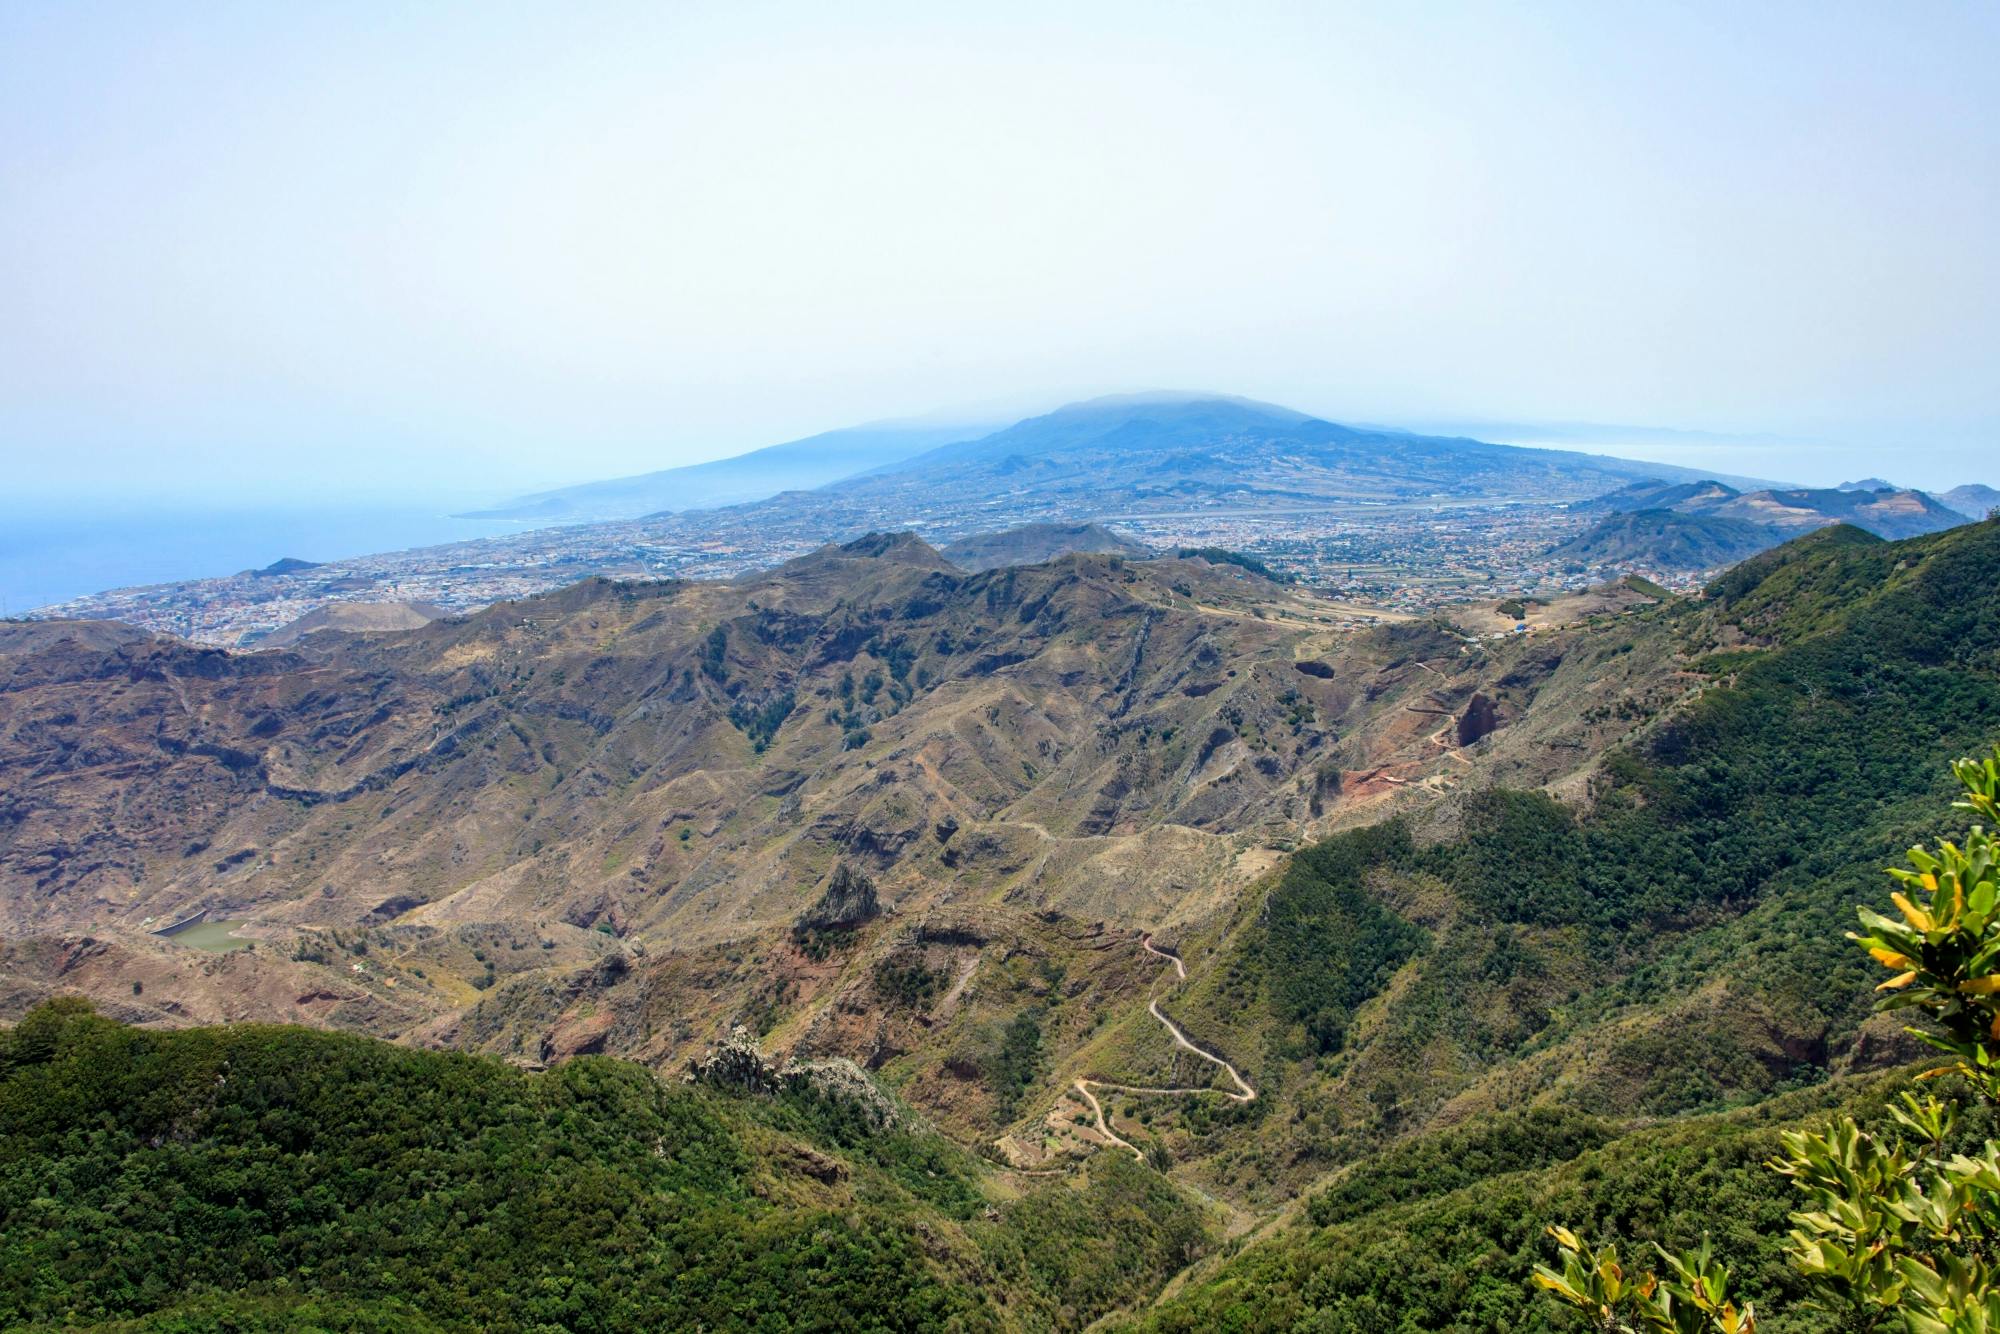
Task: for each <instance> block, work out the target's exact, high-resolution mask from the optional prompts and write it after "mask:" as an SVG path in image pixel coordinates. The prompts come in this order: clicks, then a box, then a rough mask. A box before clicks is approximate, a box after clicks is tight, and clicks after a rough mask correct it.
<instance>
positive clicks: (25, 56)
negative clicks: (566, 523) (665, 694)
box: [0, 0, 2000, 500]
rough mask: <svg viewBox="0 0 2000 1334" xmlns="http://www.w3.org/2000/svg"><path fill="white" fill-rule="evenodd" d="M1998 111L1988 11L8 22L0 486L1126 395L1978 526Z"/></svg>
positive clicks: (592, 455)
mask: <svg viewBox="0 0 2000 1334" xmlns="http://www.w3.org/2000/svg"><path fill="white" fill-rule="evenodd" d="M1996 68H2000V7H1996V6H1994V5H1992V4H1987V3H1967V4H1959V5H1952V4H1925V3H1909V4H1881V3H1875V4H1865V5H1864V4H1829V3H1812V4H1779V3H1757V4H1751V5H1744V4H1740V3H1729V4H1712V5H1711V4H1668V3H1653V4H1623V3H1617V4H1605V3H1595V2H1593V3H1577V4H1537V5H1501V4H1479V5H1450V4H1412V3H1388V0H1384V3H1381V4H1374V5H1336V4H1325V3H1316V4H1299V5H1278V4H1263V5H1260V4H1232V5H1227V6H1222V5H1204V6H1194V5H1174V4H1161V3H1135V4H1127V5H1109V4H1107V5H1071V4H1065V5H1049V6H1046V7H1038V6H1034V5H992V4H982V5H977V6H972V5H967V6H954V5H946V4H939V3H924V4H913V5H907V6H899V5H888V4H880V5H827V4H759V3H746V2H743V0H737V2H736V3H728V4H717V5H698V4H664V5H663V4H657V3H645V4H637V3H635V4H629V5H624V4H574V5H569V4H566V5H553V4H551V5H545V6H519V5H503V4H493V3H480V4H476V5H473V4H469V5H465V6H460V7H453V6H444V5H421V6H417V5H411V6H402V5H393V6H392V5H368V4H341V5H322V6H314V5H306V4H265V3H258V4H245V5H238V6H232V5H225V4H220V3H205V4H197V5H163V4H129V5H89V4H68V3H65V4H56V3H35V2H31V0H13V2H12V3H7V4H4V5H0V453H4V455H5V457H6V462H7V482H8V486H9V487H10V488H11V489H12V490H13V491H14V493H15V494H16V495H17V496H19V495H23V494H59V493H76V492H83V491H87V490H89V489H91V488H107V489H114V490H119V491H123V492H132V491H157V492H159V493H162V494H166V495H182V494H187V493H196V492H202V491H210V490H213V491H219V492H222V493H224V494H227V495H231V496H235V495H248V496H253V497H256V496H267V497H268V496H285V497H289V498H297V497H299V496H306V497H316V496H329V495H335V494H352V493H366V492H388V491H398V490H400V491H403V492H405V493H408V494H411V495H418V496H425V497H429V496H438V497H442V498H447V499H454V500H457V499H468V498H469V499H478V498H482V497H486V496H494V495H501V494H507V493H511V492H516V491H520V490H524V489H529V488H532V487H536V486H543V485H552V484H560V483H564V482H571V481H580V480H585V479H589V478H592V477H599V476H606V475H613V474H618V473H624V472H633V471H640V470H644V469H650V468H657V467H664V466H669V465H671V464H674V463H677V462H686V461H693V460H696V459H701V458H709V457H715V456H717V455H720V454H725V453H734V452H737V451H739V450H741V449H744V448H749V447H754V446H756V445H761V444H766V443H770V442H773V441H776V440H781V439H786V438H789V437H794V436H799V435H804V434H808V433H810V432H813V431H816V430H821V429H825V428H828V427H832V426H837V425H844V424H849V423H852V422H856V421H862V420H866V419H871V418H879V417H884V416H894V415H903V414H914V413H924V412H929V411H933V410H938V409H955V408H959V407H962V406H964V405H994V404H997V405H999V406H1001V407H1016V406H1018V407H1021V408H1034V407H1040V406H1045V405H1047V404H1049V403H1051V402H1054V401H1058V400H1060V399H1063V398H1065V397H1074V396H1081V395H1084V394H1090V393H1097V392H1104V391H1109V390H1118V389H1129V388H1144V387H1176V388H1213V389H1217V390H1222V391H1226V392H1231V393H1241V394H1247V395H1251V396H1254V397H1259V398H1267V399H1273V400H1277V401H1281V402H1285V403H1289V404H1292V405H1294V406H1297V407H1300V408H1304V409H1307V410H1310V411H1314V412H1317V413H1320V414H1322V415H1325V416H1329V417H1333V418H1336V419H1349V420H1367V421H1384V420H1426V419H1428V420H1436V419H1446V418H1459V419H1467V418H1477V419H1484V420H1515V421H1520V420H1528V421H1600V422H1614V423H1638V424H1648V425H1658V426H1672V427H1682V428H1690V429H1698V430H1707V431H1720V432H1726V433H1745V434H1766V435H1777V436H1780V437H1787V438H1789V439H1790V440H1792V441H1795V442H1796V441H1819V442H1831V443H1821V444H1818V445H1812V446H1808V445H1805V444H1799V443H1787V441H1786V440H1779V441H1777V442H1775V443H1773V442H1771V441H1768V440H1767V441H1765V442H1763V443H1761V444H1757V445H1755V446H1751V447H1746V450H1745V453H1744V456H1743V457H1742V458H1741V459H1740V460H1733V461H1732V462H1733V464H1734V466H1733V470H1734V471H1738V472H1763V473H1766V474H1775V475H1781V476H1786V477H1796V478H1799V479H1801V480H1808V481H1820V482H1831V481H1836V480H1840V479H1841V477H1843V476H1846V475H1849V474H1853V473H1858V472H1880V473H1884V474H1885V475H1888V476H1891V477H1892V478H1895V479H1897V480H1902V481H1907V482H1911V483H1915V484H1922V485H1933V486H1939V485H1945V484H1949V483H1951V482H1954V481H1960V480H1967V479H1971V478H1975V477H1977V478H1978V479H1980V480H1984V481H1988V482H1993V483H1995V484H2000V466H1996V464H1995V462H1994V459H1995V457H1996V456H2000V373H1996V367H1997V366H2000V260H1996V256H1995V251H1994V245H1993V236H1994V235H1995V233H1996V231H2000V227H1996V221H1995V219H1996V214H1997V213H2000V209H1996V205H2000V92H1996V87H2000V81H1996V80H1995V78H1994V76H1993V71H1994V70H1995V69H1996ZM1656 452H1658V451H1656ZM1661 456H1662V457H1670V456H1671V455H1669V454H1662V455H1661ZM1709 461H1712V460H1708V459H1704V460H1703V462H1709ZM1717 466H1718V467H1719V466H1722V465H1721V464H1720V463H1718V464H1717Z"/></svg>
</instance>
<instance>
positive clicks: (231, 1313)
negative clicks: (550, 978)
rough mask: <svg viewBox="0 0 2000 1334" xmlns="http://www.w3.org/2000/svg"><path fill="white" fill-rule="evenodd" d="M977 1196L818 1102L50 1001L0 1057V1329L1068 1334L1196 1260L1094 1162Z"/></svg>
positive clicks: (810, 1097) (1155, 1189)
mask: <svg viewBox="0 0 2000 1334" xmlns="http://www.w3.org/2000/svg"><path fill="white" fill-rule="evenodd" d="M1018 1185H1019V1186H1028V1185H1033V1186H1035V1187H1036V1188H1035V1189H1032V1190H1026V1191H1023V1190H1021V1189H1018V1188H1014V1187H1009V1186H1007V1185H1005V1184H1004V1183H996V1182H995V1181H993V1180H992V1179H991V1178H990V1177H989V1175H988V1174H987V1173H986V1172H985V1170H984V1169H982V1168H981V1167H980V1165H979V1164H977V1163H976V1161H975V1160H972V1159H970V1158H968V1157H967V1156H966V1155H964V1154H963V1153H962V1152H960V1151H958V1150H957V1149H955V1148H953V1147H952V1146H950V1145H949V1144H947V1143H946V1142H944V1141H942V1140H940V1139H938V1138H936V1137H935V1136H933V1135H929V1134H927V1133H924V1132H922V1131H920V1130H888V1131H884V1130H882V1129H880V1128H878V1127H876V1126H874V1125H871V1124H870V1123H869V1122H868V1121H867V1120H866V1119H865V1118H863V1117H860V1116H857V1115H856V1114H855V1113H854V1112H853V1110H852V1109H851V1108H849V1107H847V1106H845V1105H844V1104H842V1103H841V1102H840V1101H839V1100H838V1099H834V1098H829V1097H826V1096H824V1095H818V1094H811V1093H806V1092H799V1091H792V1092H787V1093H784V1094H781V1095H777V1096H774V1097H747V1096H746V1097H731V1096H725V1095H722V1094H719V1093H716V1092H714V1091H712V1090H709V1089H706V1088H697V1087H693V1086H684V1085H664V1084H662V1083H661V1082H660V1081H659V1080H658V1079H656V1078H655V1077H654V1076H653V1075H652V1074H651V1073H649V1072H648V1071H646V1070H644V1069H642V1068H640V1067H638V1066H635V1065H631V1064H628V1063H625V1062H620V1061H611V1060H605V1059H598V1058H583V1059H579V1060H575V1061H572V1062H569V1063H567V1064H565V1065H563V1066H561V1067H559V1068H557V1069H555V1070H552V1071H549V1072H548V1073H546V1074H526V1073H522V1072H519V1071H516V1070H513V1069H510V1068H508V1067H506V1066H504V1065H502V1064H500V1063H498V1062H495V1061H491V1060H486V1059H479V1058H471V1057H464V1056H456V1055H445V1054H439V1053H434V1052H421V1051H410V1050H405V1049H403V1048H399V1047H395V1046H392V1045H389V1044H386V1043H381V1042H377V1041H373V1040H369V1039H364V1038H357V1037H347V1036H338V1035H332V1034H325V1033H313V1032H307V1031H305V1030H301V1029H290V1028H265V1027H247V1026H246V1027H237V1028H219V1029H194V1030H185V1031H180V1032H151V1031H143V1030H138V1029H132V1028H127V1027H125V1026H122V1025H119V1024H115V1023H112V1022H110V1021H108V1020H105V1019H102V1018H99V1017H97V1016H95V1015H93V1014H91V1013H90V1012H89V1011H88V1009H87V1007H84V1006H82V1005H81V1004H79V1003H76V1002H52V1003H50V1004H49V1005H47V1006H44V1007H43V1008H42V1009H40V1010H38V1011H36V1012H35V1013H33V1014H32V1015H31V1016H30V1017H29V1018H28V1019H27V1020H25V1021H24V1022H23V1023H22V1024H20V1025H19V1026H18V1027H17V1028H16V1029H15V1030H13V1031H12V1032H11V1033H7V1034H5V1035H0V1237H4V1238H5V1240H4V1243H0V1327H5V1328H9V1329H15V1328H22V1327H32V1326H40V1325H47V1326H51V1327H53V1326H57V1325H61V1326H65V1327H69V1326H78V1325H80V1326H86V1327H89V1326H98V1325H104V1326H116V1327H121V1328H122V1327H127V1326H125V1325H121V1324H119V1323H118V1322H125V1321H135V1322H136V1323H135V1324H132V1325H131V1326H130V1327H132V1328H138V1329H146V1330H161V1331H165V1330H174V1331H181V1330H186V1331H195V1330H210V1329H216V1330H221V1329H232V1330H234V1329H273V1330H276V1329H297V1328H313V1327H318V1328H327V1329H410V1328H414V1329H430V1328H436V1329H570V1330H589V1329H596V1330H624V1329H664V1328H707V1329H715V1330H724V1329H755V1330H760V1331H762V1330H770V1331H779V1330H791V1329H853V1330H927V1329H967V1330H975V1329H997V1328H1048V1327H1076V1326H1080V1325H1081V1324H1083V1323H1085V1322H1086V1321H1087V1320H1088V1319H1089V1318H1090V1317H1091V1316H1092V1315H1094V1314H1095V1313H1097V1312H1098V1311H1101V1310H1103V1309H1105V1308H1106V1307H1107V1306H1109V1305H1111V1304H1113V1303H1116V1302H1119V1301H1122V1300H1127V1299H1129V1298H1131V1297H1133V1296H1135V1295H1138V1294H1140V1293H1142V1292H1145V1291H1149V1290H1151V1289H1152V1288H1154V1287H1155V1286H1157V1285H1158V1284H1159V1283H1160V1282H1162V1281H1163V1280H1164V1278H1165V1277H1166V1275H1167V1274H1168V1273H1170V1272H1172V1271H1173V1270H1175V1269H1177V1268H1179V1267H1180V1266H1182V1265H1183V1264H1185V1263H1186V1262H1187V1261H1188V1260H1190V1259H1192V1258H1194V1257H1195V1256H1196V1255H1198V1254H1199V1253H1200V1252H1201V1250H1202V1249H1203V1248H1204V1246H1205V1243H1206V1236H1205V1233H1204V1231H1203V1224H1202V1221H1201V1219H1200V1218H1199V1217H1198V1215H1197V1214H1196V1213H1195V1211H1194V1210H1193V1209H1192V1208H1191V1207H1190V1206H1189V1205H1188V1204H1187V1203H1186V1202H1185V1201H1184V1200H1183V1199H1182V1197H1181V1196H1180V1195H1179V1194H1178V1193H1177V1192H1175V1191H1174V1190H1173V1189H1172V1188H1170V1187H1169V1186H1167V1185H1166V1184H1165V1183H1164V1182H1163V1181H1162V1180H1161V1179H1160V1178H1158V1177H1157V1176H1155V1175H1153V1174H1151V1173H1149V1172H1147V1171H1145V1170H1144V1169H1142V1168H1140V1167H1139V1166H1138V1165H1137V1164H1135V1163H1132V1162H1130V1161H1129V1160H1127V1159H1126V1158H1124V1157H1123V1156H1122V1155H1108V1156H1106V1157H1104V1158H1102V1159H1100V1160H1098V1161H1097V1162H1095V1163H1093V1164H1092V1165H1091V1170H1090V1172H1089V1173H1088V1175H1087V1177H1084V1178H1079V1179H1076V1180H1069V1181H1054V1182H1028V1181H1022V1182H1019V1183H1018Z"/></svg>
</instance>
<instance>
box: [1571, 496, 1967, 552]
mask: <svg viewBox="0 0 2000 1334" xmlns="http://www.w3.org/2000/svg"><path fill="white" fill-rule="evenodd" d="M1590 508H1594V509H1600V510H1605V511H1609V512H1611V513H1614V514H1629V513H1636V512H1638V511H1640V510H1672V511H1674V512H1675V513H1677V514H1699V515H1704V516H1709V517H1713V518H1723V519H1740V520H1743V521H1744V522H1747V523H1752V524H1757V525H1760V526H1762V527H1764V528H1766V529H1768V530H1769V532H1770V541H1769V542H1767V543H1766V544H1765V545H1766V546H1776V545H1777V544H1778V543H1780V542H1782V541H1784V540H1785V539H1786V538H1789V537H1793V536H1796V535H1797V534H1799V533H1801V532H1805V531H1807V530H1808V529H1812V528H1819V527H1823V526H1825V525H1826V524H1830V523H1851V524H1853V525H1855V526H1856V527H1858V528H1864V529H1866V530H1867V531H1869V532H1871V533H1874V534H1875V535H1876V536H1877V537H1889V538H1897V537H1917V536H1920V535H1922V534H1924V533H1935V532H1940V531H1942V530H1944V529H1946V528H1952V527H1956V526H1957V525H1958V524H1961V523H1964V522H1965V519H1966V516H1965V515H1963V514H1961V513H1959V512H1958V511H1956V510H1953V509H1950V508H1947V507H1946V506H1944V505H1941V504H1939V503H1938V502H1937V501H1936V500H1934V499H1932V498H1931V497H1930V496H1927V495H1925V494H1924V493H1923V492H1921V491H1897V490H1893V489H1892V490H1875V491H1854V490H1837V489H1833V488H1819V489H1812V488H1800V489H1791V490H1766V491H1738V490H1736V489H1735V488H1734V487H1731V486H1725V485H1723V484H1722V483H1721V482H1717V481H1713V480H1711V481H1707V482H1702V483H1700V484H1698V485H1693V486H1690V485H1688V484H1686V483H1680V482H1640V483H1634V484H1633V485H1631V486H1626V487H1621V488H1620V489H1618V490H1616V491H1613V492H1610V493H1608V494H1606V495H1603V496H1599V497H1598V498H1597V499H1596V500H1595V501H1593V502H1591V505H1590Z"/></svg>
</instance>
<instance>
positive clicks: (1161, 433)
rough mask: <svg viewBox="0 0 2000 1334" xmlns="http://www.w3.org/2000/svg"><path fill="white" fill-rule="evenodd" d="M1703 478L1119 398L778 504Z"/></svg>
mask: <svg viewBox="0 0 2000 1334" xmlns="http://www.w3.org/2000/svg"><path fill="white" fill-rule="evenodd" d="M1662 476H1671V477H1672V478H1673V479H1675V480H1687V481H1694V480H1699V479H1701V477H1702V474H1700V473H1698V472H1693V471H1691V470H1685V469H1663V468H1662V467H1661V466H1660V465H1657V464H1651V463H1635V462H1632V461H1630V460H1626V459H1614V458H1607V457H1602V456H1598V455H1592V454H1577V453H1571V452H1567V451H1562V450H1548V449H1529V448H1523V447H1520V446H1516V445H1493V444H1487V443H1485V442H1483V441H1478V440H1465V439H1454V438H1446V437H1440V436H1425V435H1413V434H1411V433H1409V432H1404V431H1392V430H1385V429H1381V428H1373V427H1370V428H1359V427H1351V426H1342V425H1339V424H1337V423H1334V422H1329V421H1323V420H1321V419H1319V418H1317V417H1312V416H1308V415H1307V414H1305V413H1302V412H1298V411H1296V410H1294V409H1291V408H1286V407H1280V406H1277V405H1274V404H1270V403H1257V402H1253V401H1251V400H1249V399H1244V398H1231V397H1226V396H1222V395H1199V394H1178V393H1147V394H1121V395H1113V396H1111V397H1106V398H1096V399H1091V400H1089V401H1087V402H1082V403H1072V404H1070V405H1068V406H1067V407H1062V408H1058V409H1057V410H1056V411H1054V412H1051V413H1048V414H1046V415H1044V416H1040V417H1031V418H1029V419H1027V420H1025V421H1021V422H1017V423H1015V424H1014V425H1012V426H1009V427H1007V428H1006V429H1005V430H1002V431H996V432H994V433H992V434H990V435H987V436H984V437H981V438H980V439H977V440H964V441H958V442H954V443H951V444H947V445H942V446H940V447H938V448H936V449H932V450H930V451H928V452H926V453H923V454H919V455H916V456H915V457H913V458H908V459H904V460H902V461H900V462H897V463H894V464H890V465H887V466H885V467H882V468H878V469H876V470H875V471H874V472H872V473H870V474H867V475H865V476H860V477H854V478H851V479H849V480H847V481H843V482H839V483H835V484H833V485H831V486H828V487H825V488H822V489H821V490H820V491H818V492H814V493H812V494H811V495H807V496H800V497H782V498H780V499H779V500H778V501H774V502H771V503H772V504H774V505H777V506H779V507H780V508H784V509H786V510H788V511H789V510H792V509H798V508H800V507H811V508H814V509H817V510H820V511H823V512H826V513H829V514H837V513H838V512H840V511H842V510H847V509H851V510H853V511H855V512H856V513H857V514H877V515H880V516H881V518H882V519H885V520H888V521H891V522H897V523H901V522H904V521H905V520H908V521H911V522H917V521H918V519H919V516H922V515H925V514H947V513H954V512H963V513H968V514H969V513H972V512H974V511H976V509H977V508H978V507H980V506H985V505H990V504H991V503H993V502H994V500H995V499H996V498H1005V500H1006V501H1007V502H1008V503H1009V504H1010V506H1011V507H1013V508H1014V509H1015V511H1016V512H1017V513H1018V512H1020V511H1021V510H1023V509H1033V508H1035V507H1038V506H1039V507H1042V508H1043V509H1044V511H1045V513H1046V514H1047V515H1048V516H1049V517H1051V518H1054V517H1057V516H1063V517H1076V518H1081V517H1094V516H1102V515H1118V514H1130V513H1146V512H1149V511H1150V512H1174V511H1178V510H1183V509H1186V508H1189V507H1195V508H1202V509H1214V508H1221V507H1228V508H1232V509H1235V508H1246V507H1247V508H1251V509H1256V508H1272V507H1297V506H1300V505H1308V506H1313V505H1323V504H1327V503H1348V504H1353V503H1371V502H1374V503H1410V502H1433V501H1435V502H1443V501H1454V500H1456V501H1468V500H1470V501H1480V500H1541V501H1551V500H1577V499H1583V498H1585V497H1589V496H1594V495H1597V494H1600V493H1602V492H1604V491H1608V490H1611V489H1613V488H1615V487H1617V486H1620V485H1622V484H1624V483H1627V482H1631V481H1635V480H1639V479H1645V478H1659V477H1662Z"/></svg>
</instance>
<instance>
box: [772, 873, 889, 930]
mask: <svg viewBox="0 0 2000 1334" xmlns="http://www.w3.org/2000/svg"><path fill="white" fill-rule="evenodd" d="M881 911H882V905H881V902H880V900H879V899H878V898H877V897H876V894H875V882H874V881H872V880H870V879H869V878H868V877H867V876H865V875H862V874H861V873H860V872H859V871H856V870H855V869H853V868H852V867H850V866H849V865H848V864H847V863H846V862H842V863H841V864H840V865H838V866H836V867H834V868H833V878H832V879H831V880H829V881H827V885H826V892H825V893H824V894H822V895H820V898H819V902H818V903H815V904H814V905H813V906H812V907H810V908H808V909H806V911H805V912H804V913H802V914H800V916H799V920H798V922H797V924H796V925H794V926H793V928H792V934H793V935H794V936H804V935H806V934H808V933H810V932H813V931H840V930H849V929H852V928H854V927H857V926H860V925H861V924H862V923H863V922H866V921H868V920H869V919H870V918H872V917H874V916H875V915H876V914H877V913H879V912H881Z"/></svg>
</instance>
